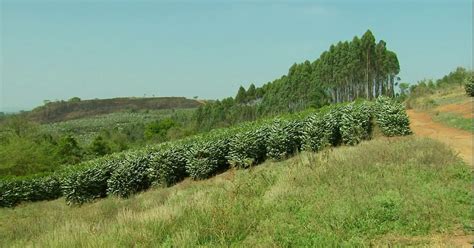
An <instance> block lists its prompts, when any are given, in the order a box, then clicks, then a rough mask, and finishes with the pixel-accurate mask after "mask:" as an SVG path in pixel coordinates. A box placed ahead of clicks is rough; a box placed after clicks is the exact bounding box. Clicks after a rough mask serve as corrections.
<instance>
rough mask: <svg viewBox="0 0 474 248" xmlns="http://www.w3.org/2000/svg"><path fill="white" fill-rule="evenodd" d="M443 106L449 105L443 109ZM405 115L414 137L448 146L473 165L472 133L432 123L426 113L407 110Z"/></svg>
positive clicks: (473, 140) (473, 141)
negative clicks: (422, 137) (428, 138)
mask: <svg viewBox="0 0 474 248" xmlns="http://www.w3.org/2000/svg"><path fill="white" fill-rule="evenodd" d="M445 106H450V105H444V106H443V107H445ZM407 114H408V116H409V117H410V122H411V123H410V128H411V130H412V131H413V132H414V133H415V134H416V135H418V136H425V137H430V138H433V139H436V140H439V141H441V142H443V143H445V144H447V145H449V146H450V147H452V148H453V149H454V150H455V151H456V152H458V153H459V155H460V156H461V157H462V158H463V159H464V160H465V161H466V162H467V163H469V164H471V165H474V159H473V149H474V147H473V143H474V136H473V133H472V132H468V131H464V130H460V129H457V128H452V127H448V126H446V125H443V124H441V123H438V122H434V121H433V119H432V117H431V115H430V114H428V113H426V112H422V111H416V110H408V111H407ZM471 123H472V122H471Z"/></svg>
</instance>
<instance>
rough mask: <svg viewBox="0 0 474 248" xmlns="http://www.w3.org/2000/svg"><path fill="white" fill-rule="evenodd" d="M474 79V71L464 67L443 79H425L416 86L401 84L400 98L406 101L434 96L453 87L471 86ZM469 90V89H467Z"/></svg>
mask: <svg viewBox="0 0 474 248" xmlns="http://www.w3.org/2000/svg"><path fill="white" fill-rule="evenodd" d="M473 78H474V71H472V70H468V69H466V68H463V67H458V68H456V69H455V70H453V71H452V72H450V73H449V74H447V75H445V76H443V77H442V78H439V79H436V80H433V79H423V80H420V81H418V82H417V83H415V84H411V85H410V84H408V83H401V84H400V85H399V86H400V96H401V97H402V98H403V99H405V98H407V97H408V96H409V97H410V98H417V97H419V96H424V95H429V94H434V93H436V92H437V91H440V90H444V89H449V88H453V87H466V86H468V85H470V83H471V82H472V80H473ZM466 88H467V87H466ZM468 94H469V93H468Z"/></svg>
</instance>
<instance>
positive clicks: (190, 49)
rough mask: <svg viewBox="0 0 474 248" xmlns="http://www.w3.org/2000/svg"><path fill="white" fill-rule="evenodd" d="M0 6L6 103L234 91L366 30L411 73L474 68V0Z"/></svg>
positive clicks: (112, 0)
mask: <svg viewBox="0 0 474 248" xmlns="http://www.w3.org/2000/svg"><path fill="white" fill-rule="evenodd" d="M0 2H1V5H0V8H1V12H0V13H1V25H0V27H1V30H0V35H1V39H0V42H1V50H0V59H1V61H0V80H1V92H0V93H1V95H0V97H1V100H0V111H5V110H19V109H25V110H26V109H31V108H32V107H34V106H38V105H41V104H42V102H43V100H45V99H49V100H55V99H69V98H71V97H73V96H78V97H80V98H82V99H92V98H110V97H118V96H144V95H145V94H146V95H147V96H151V95H156V96H186V97H193V96H199V97H200V98H206V99H217V98H223V97H227V96H234V94H235V93H236V91H237V88H238V86H239V85H245V86H248V85H249V84H250V83H255V84H256V85H257V86H259V85H262V84H264V83H266V82H268V81H272V80H273V79H275V78H278V77H280V76H281V75H283V74H286V73H287V71H288V68H289V67H290V66H291V64H293V63H294V62H303V61H304V60H306V59H308V60H311V61H313V60H315V59H316V58H317V57H319V55H320V54H321V52H323V51H324V50H326V49H327V48H328V47H329V46H330V45H331V44H332V43H336V42H338V41H340V40H351V39H352V37H353V36H354V35H359V36H360V35H362V34H363V33H364V32H365V31H366V30H367V29H371V30H372V32H373V33H374V35H375V37H376V39H377V40H379V39H383V40H385V41H386V42H387V45H388V48H389V49H390V50H392V51H395V52H396V53H397V55H398V58H399V60H400V66H401V73H400V77H401V78H402V81H405V82H416V81H417V80H420V79H423V78H438V77H440V76H442V75H444V74H446V73H448V72H449V71H451V70H453V69H454V68H455V67H457V66H465V67H469V68H472V11H473V6H472V1H471V0H446V1H441V0H438V1H427V0H419V1H416V0H415V1H408V0H405V1H404V0H399V1H375V0H374V1H349V0H347V1H288V2H286V1H245V2H244V1H199V2H198V1H195V2H193V1H187V2H172V1H131V0H130V1H124V0H122V1H119V0H101V1H92V0H82V1H74V0H63V1H59V0H57V1H40V0H36V1H34V0H29V1H27V0H0Z"/></svg>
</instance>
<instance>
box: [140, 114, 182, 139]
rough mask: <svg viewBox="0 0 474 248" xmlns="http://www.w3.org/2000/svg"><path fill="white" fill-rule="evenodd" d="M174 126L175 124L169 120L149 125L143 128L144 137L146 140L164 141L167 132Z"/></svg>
mask: <svg viewBox="0 0 474 248" xmlns="http://www.w3.org/2000/svg"><path fill="white" fill-rule="evenodd" d="M176 125H177V124H176V122H174V121H173V119H171V118H165V119H162V120H159V121H155V122H152V123H149V124H147V125H146V126H145V137H146V138H147V139H151V138H155V139H157V140H159V141H166V140H167V136H166V135H167V133H168V130H170V129H171V128H172V127H174V126H176Z"/></svg>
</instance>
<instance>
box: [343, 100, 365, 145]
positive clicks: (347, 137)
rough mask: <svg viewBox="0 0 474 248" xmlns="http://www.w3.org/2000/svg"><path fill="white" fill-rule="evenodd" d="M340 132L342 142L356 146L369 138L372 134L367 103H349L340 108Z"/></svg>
mask: <svg viewBox="0 0 474 248" xmlns="http://www.w3.org/2000/svg"><path fill="white" fill-rule="evenodd" d="M341 111H342V115H341V124H340V132H341V137H342V142H343V143H344V144H348V145H356V144H358V143H360V142H361V141H362V140H366V139H369V138H370V135H371V132H372V122H371V121H372V120H371V119H372V115H371V113H372V109H371V107H370V106H369V104H368V103H365V102H364V103H361V104H356V103H350V104H348V105H346V106H344V107H343V108H342V110H341Z"/></svg>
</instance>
